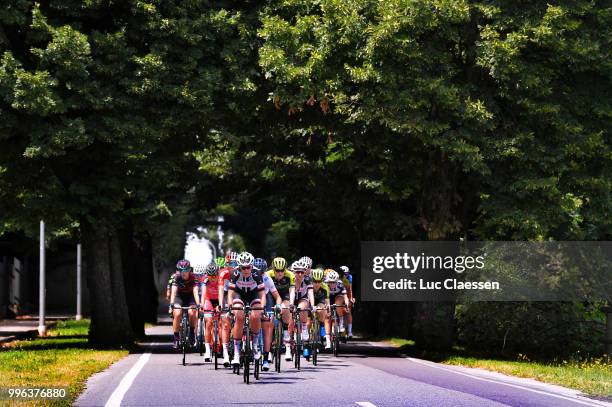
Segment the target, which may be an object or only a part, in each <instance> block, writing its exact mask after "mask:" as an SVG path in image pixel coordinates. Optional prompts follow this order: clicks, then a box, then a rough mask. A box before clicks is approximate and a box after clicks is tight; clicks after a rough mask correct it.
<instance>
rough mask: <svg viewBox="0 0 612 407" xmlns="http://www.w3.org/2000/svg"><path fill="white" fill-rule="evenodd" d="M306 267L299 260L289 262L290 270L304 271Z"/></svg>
mask: <svg viewBox="0 0 612 407" xmlns="http://www.w3.org/2000/svg"><path fill="white" fill-rule="evenodd" d="M307 268H308V267H306V264H304V263H303V262H302V261H301V260H298V261H294V262H293V263H291V271H306V269H307Z"/></svg>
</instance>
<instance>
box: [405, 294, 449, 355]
mask: <svg viewBox="0 0 612 407" xmlns="http://www.w3.org/2000/svg"><path fill="white" fill-rule="evenodd" d="M414 332H415V338H414V339H415V342H416V344H417V346H418V347H419V348H422V349H431V350H448V349H450V348H451V347H452V346H453V343H454V341H455V303H454V302H418V303H416V318H415V320H414Z"/></svg>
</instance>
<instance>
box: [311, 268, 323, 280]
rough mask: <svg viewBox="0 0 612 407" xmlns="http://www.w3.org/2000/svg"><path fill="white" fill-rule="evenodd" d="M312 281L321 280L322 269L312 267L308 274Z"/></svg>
mask: <svg viewBox="0 0 612 407" xmlns="http://www.w3.org/2000/svg"><path fill="white" fill-rule="evenodd" d="M310 276H311V277H312V280H313V281H316V282H319V281H322V280H323V269H314V270H312V274H311V275H310Z"/></svg>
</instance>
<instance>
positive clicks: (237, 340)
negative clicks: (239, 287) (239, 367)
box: [232, 299, 244, 364]
mask: <svg viewBox="0 0 612 407" xmlns="http://www.w3.org/2000/svg"><path fill="white" fill-rule="evenodd" d="M233 306H234V307H242V306H244V304H243V302H242V300H240V299H235V300H234V304H233ZM243 327H244V311H242V310H234V331H233V332H232V335H233V337H234V360H233V361H232V363H234V364H236V362H238V363H239V361H240V345H241V344H242V329H243Z"/></svg>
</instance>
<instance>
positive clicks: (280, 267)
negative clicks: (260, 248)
mask: <svg viewBox="0 0 612 407" xmlns="http://www.w3.org/2000/svg"><path fill="white" fill-rule="evenodd" d="M268 276H270V278H271V279H272V281H273V282H274V285H275V286H276V289H277V290H278V294H279V295H280V297H281V301H282V303H281V319H282V324H283V331H284V333H283V343H284V344H285V360H291V348H290V347H289V346H288V343H289V342H290V340H291V339H290V338H291V333H292V330H293V327H291V329H292V330H291V331H290V330H289V328H290V322H291V315H290V314H289V305H290V303H289V300H290V299H291V298H292V297H293V296H295V275H294V274H293V273H292V272H291V271H289V270H287V260H285V259H284V258H282V257H275V258H274V259H273V260H272V269H271V270H270V271H268Z"/></svg>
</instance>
